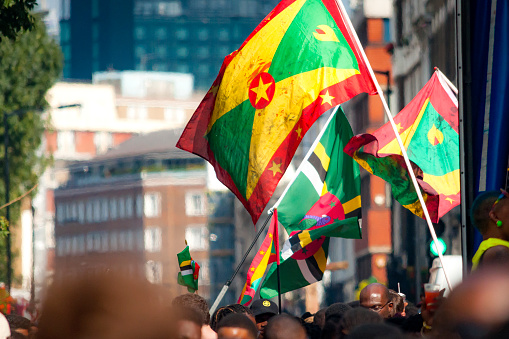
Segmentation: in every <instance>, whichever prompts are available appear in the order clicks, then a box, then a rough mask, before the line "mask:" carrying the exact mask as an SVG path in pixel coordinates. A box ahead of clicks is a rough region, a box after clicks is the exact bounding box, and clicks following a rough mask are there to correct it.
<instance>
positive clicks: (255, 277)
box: [237, 209, 279, 306]
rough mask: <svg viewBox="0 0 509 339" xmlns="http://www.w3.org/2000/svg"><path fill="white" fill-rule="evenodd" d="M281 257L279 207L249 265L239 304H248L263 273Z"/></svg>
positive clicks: (258, 285) (256, 289)
mask: <svg viewBox="0 0 509 339" xmlns="http://www.w3.org/2000/svg"><path fill="white" fill-rule="evenodd" d="M278 259H279V235H278V222H277V209H275V210H274V214H273V215H272V222H271V224H270V227H269V230H268V231H267V235H266V236H265V239H264V240H263V243H262V245H261V246H260V249H259V250H258V252H257V253H256V255H255V257H254V259H253V262H251V265H249V270H248V272H247V280H246V284H245V285H244V288H243V289H242V293H241V294H240V297H239V300H238V301H237V303H238V304H242V305H244V306H248V305H249V304H250V303H251V301H253V298H254V296H255V294H256V291H258V288H259V287H260V283H261V281H262V278H263V275H264V274H265V271H266V270H267V266H268V265H270V264H271V263H273V262H278Z"/></svg>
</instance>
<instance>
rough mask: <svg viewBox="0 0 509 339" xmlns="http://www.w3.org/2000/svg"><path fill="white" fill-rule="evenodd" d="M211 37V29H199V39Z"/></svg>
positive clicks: (203, 39)
mask: <svg viewBox="0 0 509 339" xmlns="http://www.w3.org/2000/svg"><path fill="white" fill-rule="evenodd" d="M208 38H209V30H208V29H207V28H205V27H203V28H200V29H198V40H201V41H205V40H207V39H208Z"/></svg>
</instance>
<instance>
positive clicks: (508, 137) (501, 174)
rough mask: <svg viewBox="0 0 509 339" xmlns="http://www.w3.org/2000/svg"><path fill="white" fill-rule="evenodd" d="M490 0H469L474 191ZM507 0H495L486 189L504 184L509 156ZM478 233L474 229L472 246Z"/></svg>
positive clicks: (480, 142)
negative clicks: (475, 233)
mask: <svg viewBox="0 0 509 339" xmlns="http://www.w3.org/2000/svg"><path fill="white" fill-rule="evenodd" d="M491 3H492V0H472V1H471V5H472V7H471V8H472V13H471V14H472V21H471V22H472V39H471V42H470V43H471V58H472V59H471V61H472V99H471V100H472V114H473V121H474V124H473V129H474V131H473V136H472V138H473V145H474V154H473V160H474V171H475V179H474V180H475V192H476V194H477V193H478V190H479V179H480V169H481V157H482V147H483V129H484V115H485V100H486V81H487V76H488V74H487V71H488V51H489V34H490V21H491ZM508 56H509V1H507V0H498V1H497V9H496V21H495V42H494V49H493V76H492V84H491V98H490V112H489V117H490V119H489V140H488V154H487V159H488V160H487V178H486V191H491V190H498V189H499V188H502V187H504V186H505V180H506V175H507V159H508V156H509V132H508V131H507V128H508V127H509V63H508V61H507V58H508ZM481 241H482V237H481V236H480V234H479V233H477V236H476V241H475V247H476V248H477V247H478V245H479V244H480V243H481Z"/></svg>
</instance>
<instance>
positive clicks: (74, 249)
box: [71, 236, 78, 255]
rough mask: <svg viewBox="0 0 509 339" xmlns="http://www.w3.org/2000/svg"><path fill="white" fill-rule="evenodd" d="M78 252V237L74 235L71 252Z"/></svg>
mask: <svg viewBox="0 0 509 339" xmlns="http://www.w3.org/2000/svg"><path fill="white" fill-rule="evenodd" d="M77 252H78V237H76V236H74V237H72V245H71V253H72V254H73V255H75V254H76V253H77Z"/></svg>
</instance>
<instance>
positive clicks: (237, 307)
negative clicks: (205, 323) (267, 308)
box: [210, 304, 256, 332]
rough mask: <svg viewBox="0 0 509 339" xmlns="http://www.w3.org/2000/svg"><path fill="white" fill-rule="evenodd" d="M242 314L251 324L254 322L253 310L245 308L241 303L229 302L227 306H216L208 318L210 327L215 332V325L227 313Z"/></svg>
mask: <svg viewBox="0 0 509 339" xmlns="http://www.w3.org/2000/svg"><path fill="white" fill-rule="evenodd" d="M237 313H238V314H244V315H245V316H247V317H248V318H249V319H250V320H251V321H252V322H253V324H256V321H255V318H254V315H253V312H252V311H251V310H250V309H249V308H247V307H246V306H244V305H241V304H231V305H228V306H223V307H220V308H218V309H217V310H216V311H215V312H214V314H212V317H211V318H210V328H212V329H213V330H214V331H215V332H217V325H218V324H219V322H220V321H221V319H223V318H224V317H226V316H227V315H229V314H237Z"/></svg>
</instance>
